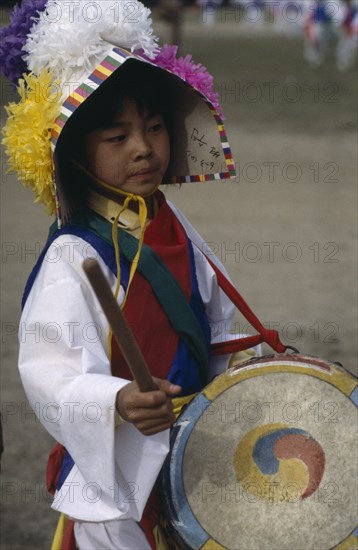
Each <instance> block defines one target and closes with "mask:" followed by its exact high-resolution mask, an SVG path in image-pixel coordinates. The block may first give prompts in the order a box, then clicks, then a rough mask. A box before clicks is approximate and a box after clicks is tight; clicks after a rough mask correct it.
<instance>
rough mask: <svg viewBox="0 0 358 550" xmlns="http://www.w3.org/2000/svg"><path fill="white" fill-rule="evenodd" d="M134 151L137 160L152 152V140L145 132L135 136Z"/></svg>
mask: <svg viewBox="0 0 358 550" xmlns="http://www.w3.org/2000/svg"><path fill="white" fill-rule="evenodd" d="M133 151H134V159H135V160H138V159H140V158H146V157H148V156H149V155H150V154H151V152H152V147H151V144H150V140H149V139H148V137H147V135H146V134H145V133H140V134H138V135H136V136H135V139H134V144H133Z"/></svg>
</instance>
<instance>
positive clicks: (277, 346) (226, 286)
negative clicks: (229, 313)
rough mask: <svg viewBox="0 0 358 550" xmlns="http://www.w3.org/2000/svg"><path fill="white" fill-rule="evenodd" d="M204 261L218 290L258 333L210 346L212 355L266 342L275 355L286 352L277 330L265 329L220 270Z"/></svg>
mask: <svg viewBox="0 0 358 550" xmlns="http://www.w3.org/2000/svg"><path fill="white" fill-rule="evenodd" d="M206 259H207V260H208V262H209V264H210V265H211V267H212V268H213V270H214V271H215V273H216V277H217V280H218V283H219V286H220V288H221V289H222V290H223V291H224V292H225V294H226V296H227V297H228V298H229V299H230V300H231V301H232V303H233V304H234V305H235V306H236V307H237V308H238V310H239V311H240V313H242V315H243V316H244V317H245V318H246V319H247V320H248V321H249V323H250V324H251V325H252V326H253V327H254V329H256V330H257V332H258V333H259V334H256V335H255V336H247V337H246V338H239V339H237V340H229V341H227V342H220V343H218V344H212V346H211V353H212V355H225V354H229V353H235V352H236V351H242V350H244V349H248V348H251V347H253V346H257V345H258V344H261V343H262V342H266V344H268V345H269V346H270V347H271V348H272V349H274V350H275V351H277V353H283V352H284V351H285V350H286V346H284V345H283V344H282V342H281V341H280V337H279V335H278V332H277V330H271V329H267V328H265V327H264V326H263V325H262V323H261V322H260V321H259V319H258V318H257V317H256V315H255V314H254V312H253V311H252V309H251V308H250V307H249V306H248V305H247V303H246V302H245V300H244V299H243V297H242V296H241V294H240V293H239V292H238V290H236V288H235V287H234V286H233V285H232V284H231V283H230V281H229V280H228V279H227V278H226V277H225V275H224V274H223V273H222V272H221V271H220V269H219V268H218V267H217V266H216V265H215V264H214V263H213V262H212V261H211V260H210V259H209V258H208V257H207V256H206Z"/></svg>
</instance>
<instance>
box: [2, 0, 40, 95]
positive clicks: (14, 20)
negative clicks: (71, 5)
mask: <svg viewBox="0 0 358 550" xmlns="http://www.w3.org/2000/svg"><path fill="white" fill-rule="evenodd" d="M46 3H47V0H23V2H22V4H21V6H20V7H19V6H18V5H16V6H15V7H14V9H13V12H12V14H11V16H10V23H9V25H8V26H7V27H2V28H1V29H0V69H1V71H2V72H3V74H4V75H5V76H6V77H7V78H8V79H9V80H10V81H11V82H12V83H13V84H14V86H17V84H18V80H19V78H21V76H22V75H23V73H26V72H28V69H27V65H26V63H25V61H24V60H23V59H22V56H23V55H24V52H23V51H22V48H23V46H24V45H25V43H26V40H27V35H28V34H29V32H30V29H31V27H32V25H33V24H34V23H35V21H36V20H37V19H38V17H37V15H38V12H39V11H43V10H44V9H45V6H46Z"/></svg>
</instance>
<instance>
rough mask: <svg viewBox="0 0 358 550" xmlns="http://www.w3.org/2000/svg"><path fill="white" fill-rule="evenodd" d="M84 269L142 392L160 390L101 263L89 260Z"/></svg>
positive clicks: (86, 261) (83, 265)
mask: <svg viewBox="0 0 358 550" xmlns="http://www.w3.org/2000/svg"><path fill="white" fill-rule="evenodd" d="M82 267H83V269H84V271H85V273H86V275H87V277H88V279H89V282H90V283H91V286H92V288H93V290H94V293H95V294H96V296H97V298H98V301H99V303H100V304H101V306H102V309H103V312H104V314H105V316H106V318H107V321H108V323H109V326H110V327H111V329H112V332H113V335H114V337H115V339H116V341H117V343H118V345H119V347H120V349H121V351H122V353H123V356H124V358H125V360H126V362H127V364H128V367H129V368H130V370H131V372H132V374H133V377H134V379H135V380H136V382H137V384H138V387H139V389H140V391H143V392H147V391H153V390H156V389H158V388H157V386H156V385H155V383H154V382H153V379H152V377H151V374H150V372H149V369H148V367H147V364H146V362H145V359H144V357H143V355H142V352H141V351H140V349H139V347H138V344H137V342H136V340H135V338H134V335H133V332H132V330H131V329H130V327H129V325H128V323H127V321H126V319H125V317H124V315H123V313H122V310H121V308H120V307H119V305H118V303H117V301H116V299H115V297H114V295H113V293H112V290H111V287H110V286H109V284H108V282H107V279H106V278H105V276H104V274H103V271H102V269H101V268H100V265H99V263H98V262H97V260H95V259H92V258H88V259H87V260H85V261H84V262H83V264H82Z"/></svg>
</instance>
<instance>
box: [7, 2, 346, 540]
mask: <svg viewBox="0 0 358 550" xmlns="http://www.w3.org/2000/svg"><path fill="white" fill-rule="evenodd" d="M1 11H2V18H3V20H4V19H6V15H7V13H6V10H5V7H2V9H1ZM183 20H184V22H183V28H182V43H181V53H182V55H184V54H186V53H189V52H190V53H191V54H192V55H193V58H194V59H195V61H198V62H199V61H200V62H201V63H203V64H204V65H206V66H207V67H208V69H209V71H210V72H212V73H213V74H214V75H215V76H216V90H217V91H218V92H219V94H220V96H221V102H222V107H223V110H224V114H225V120H226V129H227V133H228V136H229V140H230V143H231V146H232V149H233V153H234V157H235V159H236V162H237V172H238V175H237V177H236V179H234V180H233V181H231V182H223V183H218V184H210V183H208V184H203V185H201V184H193V185H183V186H182V187H181V188H180V189H179V188H170V189H169V188H168V189H167V190H166V193H167V196H168V198H169V199H170V200H172V201H173V202H175V204H177V205H178V206H179V207H180V208H182V210H183V211H184V213H185V214H186V215H187V217H188V218H189V219H190V220H191V221H192V223H193V224H194V225H195V227H196V228H197V229H198V231H199V232H200V233H201V234H202V235H203V237H204V239H205V240H206V241H207V243H208V247H209V246H210V247H211V249H212V250H213V251H215V252H216V253H217V255H218V256H219V258H220V259H221V260H222V261H223V263H224V264H225V266H226V268H227V270H228V271H229V273H230V276H231V277H232V279H233V281H234V283H235V285H236V286H237V287H238V289H239V290H240V292H241V293H242V294H243V296H244V297H245V299H246V300H247V301H248V303H249V304H250V306H251V307H252V308H253V310H254V311H255V312H256V314H257V315H258V316H259V318H260V319H261V320H262V322H264V323H265V324H267V325H270V326H272V328H276V329H277V330H278V331H279V333H280V335H281V337H282V340H283V341H284V342H286V343H287V344H290V345H293V346H295V347H296V348H298V349H299V350H300V351H301V352H304V353H309V354H313V355H319V356H321V357H324V358H327V359H330V360H333V361H339V362H341V363H343V365H344V366H345V367H346V368H347V369H349V370H350V371H352V372H356V371H357V339H356V335H357V305H356V281H357V272H356V265H357V262H356V260H357V258H356V238H357V216H356V207H357V186H356V182H357V149H356V146H357V139H356V130H357V128H356V124H357V112H356V91H357V90H356V88H357V79H356V75H355V69H354V68H352V69H350V70H347V71H345V72H341V71H339V70H338V69H337V67H336V62H335V57H334V43H332V46H331V48H330V50H329V52H328V54H327V58H326V61H325V63H324V64H323V65H322V66H321V67H318V68H315V69H313V68H312V67H310V66H309V65H308V64H307V63H306V62H305V61H304V59H303V55H302V52H303V44H302V38H301V37H300V36H295V35H293V36H277V35H276V34H274V33H273V30H272V27H270V26H268V25H265V26H264V28H260V29H259V30H258V29H256V28H255V27H253V26H252V25H251V26H250V25H248V24H245V23H242V22H239V23H238V22H236V21H235V19H234V20H233V19H232V16H231V19H230V17H229V16H228V15H227V14H225V12H221V13H218V14H217V18H216V24H215V26H213V27H207V26H204V25H202V13H201V12H200V9H196V10H193V9H190V10H187V11H186V13H185V14H184V15H183ZM154 23H155V28H156V29H157V31H158V33H159V34H160V36H162V37H163V39H164V40H168V39H169V30H168V26H167V25H166V24H165V23H164V22H163V21H159V20H157V19H156V14H155V13H154ZM1 94H2V98H1V99H2V104H4V103H7V102H8V101H9V100H11V99H12V91H11V87H10V85H9V84H8V83H7V82H5V81H1ZM2 114H3V111H2ZM5 172H6V161H4V163H3V169H2V180H1V246H2V258H1V323H2V355H1V382H2V414H3V428H4V438H5V453H4V455H3V461H2V482H1V491H2V495H1V496H2V499H1V500H2V504H3V512H2V528H3V532H2V545H3V548H4V549H5V548H6V549H14V550H15V549H16V550H20V549H21V550H22V549H25V548H26V549H37V550H47V549H49V548H50V543H51V539H52V534H53V530H54V526H55V524H56V521H57V514H56V513H54V512H52V511H51V510H50V505H49V502H50V500H51V499H50V498H49V497H48V496H47V493H46V490H45V488H44V472H45V465H46V460H47V455H48V452H49V450H50V448H51V446H52V441H51V438H50V437H49V436H47V434H46V433H45V431H44V430H43V429H42V428H41V426H40V425H39V423H38V422H37V420H36V419H35V417H34V415H33V413H32V412H31V411H30V409H29V406H28V404H27V401H26V398H25V395H24V393H23V390H22V387H21V382H20V379H19V375H18V371H17V365H16V363H17V353H18V344H17V335H16V332H17V328H18V323H19V316H20V308H19V304H20V299H21V294H22V291H23V287H24V284H25V281H26V279H27V276H28V274H29V272H30V270H31V267H32V265H33V264H34V262H35V261H36V258H37V257H38V254H39V251H40V249H41V247H42V245H43V244H44V242H45V239H46V235H47V228H48V225H49V223H50V220H49V219H48V218H47V217H46V216H45V215H44V214H43V209H42V207H41V206H38V205H33V203H32V202H33V201H32V195H31V193H30V192H29V191H27V190H25V189H24V188H23V187H22V186H21V185H20V184H18V182H17V181H16V180H15V178H14V176H13V175H6V173H5ZM236 328H237V329H238V330H240V331H249V332H252V330H251V329H250V327H248V326H247V324H246V322H245V321H244V320H243V319H242V318H241V317H240V316H239V315H238V316H237V320H236ZM342 513H344V512H343V511H342Z"/></svg>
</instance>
